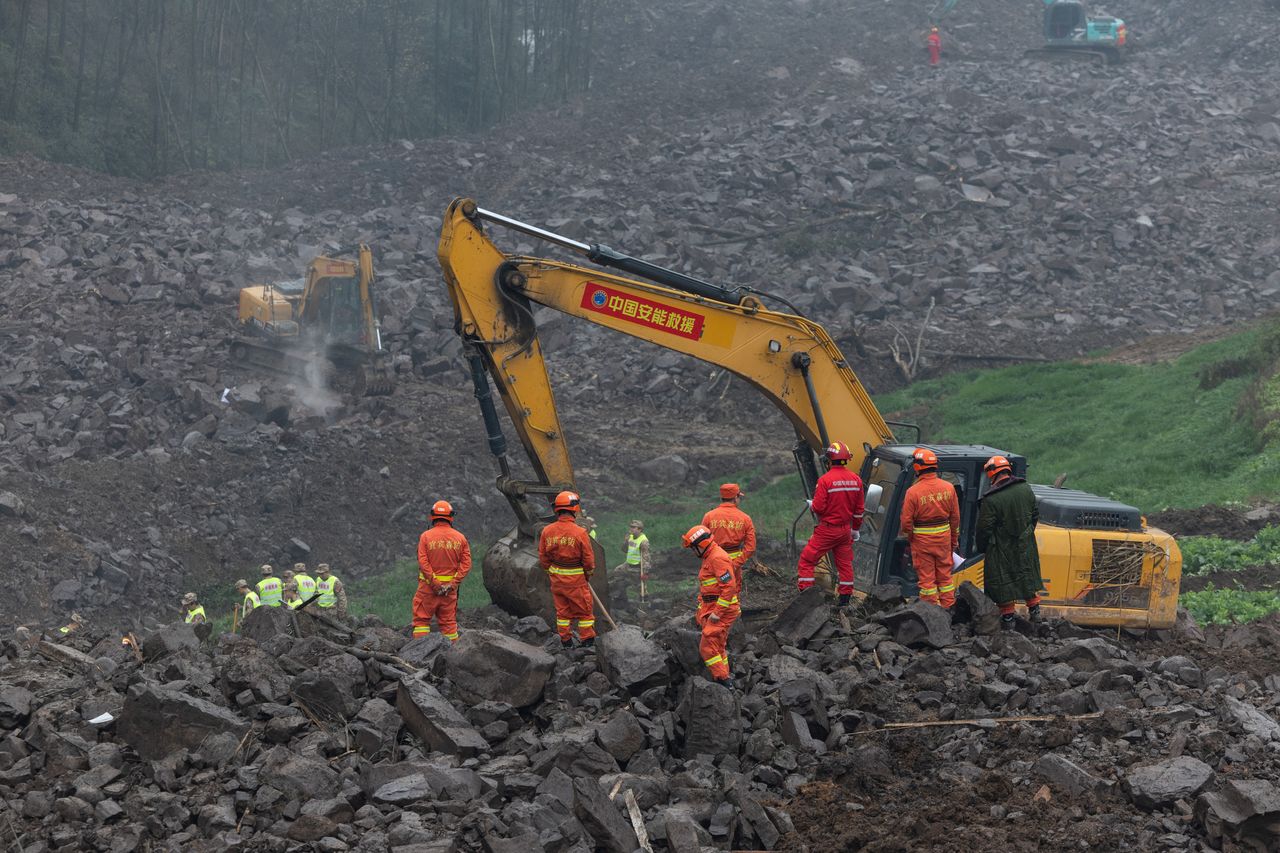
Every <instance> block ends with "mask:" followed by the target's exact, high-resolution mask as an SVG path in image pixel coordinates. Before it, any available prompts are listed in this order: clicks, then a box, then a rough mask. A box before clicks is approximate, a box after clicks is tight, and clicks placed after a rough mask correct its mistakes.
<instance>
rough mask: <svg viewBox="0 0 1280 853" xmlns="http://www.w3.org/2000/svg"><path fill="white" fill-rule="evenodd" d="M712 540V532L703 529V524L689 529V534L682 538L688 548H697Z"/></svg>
mask: <svg viewBox="0 0 1280 853" xmlns="http://www.w3.org/2000/svg"><path fill="white" fill-rule="evenodd" d="M710 538H711V531H710V530H708V529H707V528H705V527H703V526H702V525H701V524H699V525H696V526H694V527H690V528H689V532H688V533H686V534H685V535H683V536H681V537H680V541H681V542H682V543H684V547H686V548H696V547H698V545H699V544H701V543H702V542H705V541H706V540H708V539H710Z"/></svg>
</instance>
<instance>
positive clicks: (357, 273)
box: [231, 244, 395, 397]
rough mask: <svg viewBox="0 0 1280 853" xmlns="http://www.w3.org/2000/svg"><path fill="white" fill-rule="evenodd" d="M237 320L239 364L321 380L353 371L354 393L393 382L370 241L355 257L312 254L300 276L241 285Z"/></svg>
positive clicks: (377, 391) (234, 349)
mask: <svg viewBox="0 0 1280 853" xmlns="http://www.w3.org/2000/svg"><path fill="white" fill-rule="evenodd" d="M338 254H341V253H338ZM239 322H240V327H241V329H242V330H243V331H244V333H245V334H242V335H241V336H239V337H237V338H236V339H235V340H233V341H232V342H231V357H232V359H233V360H234V361H236V362H238V363H241V364H249V365H253V366H256V367H265V368H268V369H270V370H277V371H281V372H285V373H292V374H296V375H299V376H305V377H308V378H309V379H311V380H312V381H313V382H317V383H318V382H319V381H321V380H324V381H328V380H330V379H331V378H333V377H335V376H339V375H343V376H349V377H351V378H352V380H353V383H352V387H351V388H350V390H352V391H353V392H354V393H355V394H356V395H357V396H360V395H364V396H369V397H372V396H379V395H384V394H390V393H391V391H392V389H393V388H394V386H395V381H394V379H393V376H392V372H391V365H390V361H389V355H388V353H387V351H386V349H385V348H384V347H383V345H382V330H381V328H380V327H379V325H378V314H377V305H376V303H375V301H374V291H373V252H372V251H370V249H369V247H368V246H366V245H363V244H361V245H360V247H359V249H358V250H357V252H356V259H355V260H351V259H349V258H344V257H326V256H324V255H321V256H320V257H317V258H315V259H313V260H312V261H311V263H309V264H307V272H306V276H305V277H304V278H302V279H301V280H298V281H285V282H277V283H274V284H254V285H250V286H249V287H245V288H242V289H241V291H240V313H239Z"/></svg>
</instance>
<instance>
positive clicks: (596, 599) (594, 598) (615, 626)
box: [587, 581, 618, 631]
mask: <svg viewBox="0 0 1280 853" xmlns="http://www.w3.org/2000/svg"><path fill="white" fill-rule="evenodd" d="M587 589H589V590H591V600H592V601H594V602H595V605H596V607H599V608H600V612H601V613H603V614H604V618H606V619H608V620H609V624H610V625H612V626H613V629H614V630H615V631H616V630H618V623H617V622H614V621H613V617H612V616H610V615H609V611H608V610H606V609H605V607H604V602H603V601H601V600H600V596H598V595H596V589H595V587H593V586H592V585H591V582H590V581H588V582H587Z"/></svg>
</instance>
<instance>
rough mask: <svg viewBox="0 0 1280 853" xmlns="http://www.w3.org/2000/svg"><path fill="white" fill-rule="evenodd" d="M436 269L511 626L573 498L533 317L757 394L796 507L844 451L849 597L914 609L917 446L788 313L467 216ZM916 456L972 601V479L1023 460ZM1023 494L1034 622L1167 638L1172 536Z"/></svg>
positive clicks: (447, 220) (1103, 503) (1096, 508)
mask: <svg viewBox="0 0 1280 853" xmlns="http://www.w3.org/2000/svg"><path fill="white" fill-rule="evenodd" d="M486 225H497V226H501V227H504V228H508V229H512V230H515V231H518V232H521V233H523V234H527V235H530V236H533V237H537V238H540V239H543V240H546V241H548V242H551V243H554V244H556V245H558V246H560V247H562V248H565V249H568V250H570V251H573V252H576V253H579V254H581V255H584V256H586V257H587V258H588V259H589V260H590V261H592V262H594V263H596V264H599V265H600V266H608V267H612V268H614V269H617V270H621V271H622V272H625V273H628V274H630V275H631V276H636V278H628V277H623V276H619V275H615V274H610V273H607V272H602V271H600V270H596V269H589V268H586V267H581V266H576V265H574V264H569V263H564V262H562V261H557V260H552V259H548V258H542V257H527V256H519V255H509V254H506V253H504V252H503V251H502V250H501V249H500V248H498V246H497V245H495V244H494V242H493V241H492V240H491V239H490V237H489V236H488V234H486V232H485V226H486ZM438 254H439V259H440V265H441V268H442V269H443V271H444V277H445V283H446V286H447V287H448V290H449V295H450V297H451V299H452V301H453V306H454V310H455V312H456V317H457V332H458V334H459V335H461V337H462V339H463V342H464V345H465V350H466V354H467V357H468V359H469V360H470V363H471V370H472V379H473V382H474V385H475V392H476V399H477V400H478V402H479V403H480V408H481V413H482V415H483V419H484V424H485V428H486V433H487V435H488V440H489V449H490V451H491V452H492V453H493V454H494V455H495V456H496V457H497V459H498V463H499V467H500V469H501V473H500V475H499V477H498V489H499V490H500V491H501V492H502V493H503V494H504V495H505V496H506V497H507V499H508V501H509V502H510V503H511V506H512V509H513V510H514V511H515V514H516V518H517V522H518V526H517V528H516V529H515V530H513V531H512V532H511V533H510V534H508V535H507V536H505V537H503V538H502V539H500V540H499V541H498V542H497V543H496V544H495V545H494V547H493V548H492V549H491V550H490V552H489V553H488V554H487V555H486V556H485V560H484V579H485V586H486V587H487V588H488V590H489V592H490V594H491V595H492V597H493V600H494V602H495V603H497V604H499V605H500V606H502V607H504V608H505V609H507V610H509V611H511V612H514V613H518V614H521V615H523V614H526V613H539V612H546V611H547V609H548V607H549V606H550V595H549V593H548V591H547V583H546V579H545V577H544V576H543V574H542V572H541V571H539V570H538V562H537V558H536V547H534V545H535V539H534V537H535V534H536V530H537V527H538V526H539V525H540V524H541V523H542V521H544V520H545V519H546V518H547V517H548V516H549V515H550V513H549V505H548V504H546V503H544V502H545V501H549V500H550V497H551V495H554V494H555V493H556V492H558V491H560V490H561V489H573V488H574V474H573V467H572V465H571V463H570V459H569V448H568V445H567V444H566V442H565V437H564V430H563V429H562V428H561V424H560V416H559V412H558V411H557V408H556V404H555V398H554V395H553V394H552V389H551V384H550V378H549V376H548V374H547V368H546V363H545V361H544V359H543V353H542V346H541V343H540V341H539V339H538V331H537V326H536V324H535V322H534V309H535V308H536V307H538V306H545V307H547V308H552V309H554V310H556V311H560V312H562V313H564V314H566V315H568V316H570V317H574V318H576V319H577V320H580V321H582V322H586V323H593V324H596V325H600V326H604V327H606V328H610V329H613V330H614V331H617V332H620V333H622V334H625V335H630V336H631V337H635V338H639V339H641V340H644V341H648V342H650V343H653V344H656V345H658V346H660V347H664V348H666V349H669V350H674V351H676V352H681V353H684V354H686V355H690V356H693V357H694V358H698V359H701V360H702V361H704V362H707V363H708V364H713V365H717V366H719V367H722V368H724V369H726V370H728V371H731V372H732V373H734V374H735V375H737V376H738V377H740V378H742V379H743V380H745V381H746V382H748V383H749V384H751V385H752V386H754V387H755V388H756V390H758V391H759V392H760V393H761V397H760V398H759V399H758V401H757V402H758V403H760V404H763V403H764V401H765V400H767V401H768V402H769V403H772V404H773V406H775V407H776V408H777V409H778V410H779V411H781V412H782V414H783V415H785V416H786V418H787V419H788V420H789V421H790V422H791V424H792V426H793V427H794V428H795V432H796V443H795V445H794V447H792V448H791V452H792V454H793V455H794V457H795V461H796V464H797V467H798V469H799V471H800V479H801V481H802V483H803V488H804V495H805V497H808V496H810V495H812V494H813V488H814V484H815V483H816V481H817V479H818V476H819V470H818V459H819V458H820V457H821V451H822V449H823V448H825V447H827V446H828V445H830V443H831V441H832V439H839V440H841V441H844V442H845V443H847V444H848V445H849V446H850V447H851V448H853V450H854V459H853V461H852V462H851V463H850V465H849V467H850V468H851V469H854V468H855V467H856V468H857V469H858V470H859V472H860V474H861V476H862V479H863V481H864V482H865V483H866V486H867V489H866V501H867V507H866V518H865V521H864V523H863V526H862V530H861V534H862V535H861V539H860V541H859V543H858V547H857V548H856V549H855V550H856V558H855V576H856V583H857V588H858V590H860V591H862V592H864V593H865V591H866V590H868V589H869V588H870V586H871V585H873V584H882V583H895V584H898V585H899V586H900V587H901V588H902V590H903V592H904V593H907V594H915V593H916V592H917V589H916V578H915V572H914V570H913V568H912V567H911V564H910V559H909V551H908V549H907V543H906V540H905V539H904V538H903V536H902V535H901V532H900V531H899V529H898V518H899V514H900V512H901V506H902V500H903V495H904V494H905V492H906V490H907V487H908V486H910V485H911V483H912V482H913V480H914V476H915V475H914V473H913V471H912V466H911V465H910V464H909V463H910V459H911V454H912V451H913V450H914V449H915V448H916V447H917V446H921V444H922V442H921V440H920V439H921V436H920V435H919V429H918V428H916V427H912V426H910V425H905V424H893V425H892V428H891V425H890V424H889V423H887V422H886V421H885V420H884V418H883V417H882V416H881V414H880V412H879V411H878V410H877V409H876V406H875V404H874V403H873V402H872V400H871V398H870V396H868V394H867V392H866V390H865V389H864V388H863V387H862V383H861V382H859V380H858V377H857V376H856V375H855V374H854V372H853V370H852V369H851V368H850V366H849V363H848V361H847V360H846V359H845V357H844V355H843V354H842V353H841V352H840V349H839V347H837V346H836V344H835V342H834V341H833V340H832V339H831V337H830V335H828V334H827V331H826V330H825V329H824V328H823V327H822V326H821V325H819V324H818V323H816V322H814V321H813V320H810V319H808V318H805V317H803V316H800V315H799V313H798V312H795V311H794V309H792V311H791V312H786V311H776V310H772V309H770V308H768V307H766V304H765V303H766V301H769V300H775V299H776V297H772V296H770V295H769V294H765V293H762V292H759V291H754V290H752V289H751V288H747V287H738V288H732V289H731V288H727V287H723V286H721V285H718V284H714V283H711V282H707V281H703V280H701V279H697V278H694V277H692V276H689V275H686V274H683V273H680V272H676V271H674V270H669V269H665V268H663V267H660V266H657V265H656V264H652V263H650V262H648V261H644V260H641V259H639V258H635V257H631V256H628V255H624V254H622V253H621V252H618V251H616V250H614V249H611V248H609V247H608V246H604V245H601V244H588V243H583V242H580V241H577V240H573V239H570V238H568V237H564V236H561V235H559V234H555V233H553V232H550V231H546V230H544V229H541V228H538V227H536V226H533V225H530V224H528V223H524V222H520V221H519V220H515V219H511V218H510V217H506V216H503V215H501V214H498V213H494V212H492V211H488V210H484V209H483V208H480V207H478V206H477V205H476V204H475V202H473V201H471V200H470V199H457V200H455V201H454V202H453V204H451V205H450V206H449V210H448V211H447V212H446V214H445V216H444V225H443V228H442V231H441V235H440V245H439V249H438ZM784 305H785V303H784ZM787 307H789V306H787ZM490 382H492V383H493V385H494V386H496V387H497V390H498V394H499V397H500V398H501V400H502V402H503V404H505V407H506V410H507V413H508V415H509V416H510V419H511V423H512V425H513V427H514V429H515V431H516V433H517V434H518V436H519V438H520V442H521V444H522V445H523V446H524V449H525V451H526V453H527V455H528V456H529V459H530V461H531V462H532V465H533V470H534V473H535V475H536V479H535V480H524V479H519V478H517V477H516V476H514V473H513V469H512V467H511V465H510V463H509V462H508V459H507V443H506V439H505V437H504V436H503V431H502V427H501V424H500V422H499V420H498V414H497V409H496V406H495V405H494V403H493V399H492V396H491V394H490ZM741 405H742V416H743V417H751V416H752V415H753V414H754V412H753V406H752V401H751V400H750V399H749V398H744V399H743V400H742V401H741ZM912 430H914V431H915V433H916V434H915V435H913V436H910V437H911V439H912V440H911V441H910V442H904V441H902V440H901V439H900V438H898V437H897V435H896V434H895V433H909V432H911V431H912ZM657 441H658V439H656V438H655V443H656V442H657ZM655 446H656V444H655ZM923 446H925V447H928V448H930V449H931V450H933V451H934V452H935V453H936V454H937V456H938V459H939V462H940V465H939V475H940V476H941V477H943V478H944V479H947V480H949V481H950V482H952V483H953V484H954V485H955V486H956V491H957V494H958V495H959V497H960V513H961V523H960V545H959V548H958V552H959V554H960V555H961V556H962V557H963V563H962V565H961V566H960V567H959V571H958V572H957V574H956V575H955V577H956V578H957V580H958V581H964V580H972V581H973V582H974V583H975V584H977V585H978V586H982V583H983V565H984V562H983V555H982V553H980V552H979V551H978V550H977V546H976V535H975V530H974V528H975V527H976V521H977V515H978V503H979V501H980V499H981V498H982V495H983V493H984V492H985V490H986V488H987V482H986V477H985V476H984V475H983V472H982V466H983V463H984V462H986V460H987V459H988V458H989V457H991V456H994V455H996V454H1001V455H1004V456H1007V457H1008V458H1009V460H1010V461H1011V462H1012V464H1013V468H1014V472H1015V473H1016V474H1017V475H1018V476H1025V473H1026V466H1027V460H1026V459H1025V457H1023V456H1020V455H1018V454H1016V453H1012V452H1009V451H1008V450H1005V449H1001V448H995V447H989V446H986V445H955V444H933V443H925V444H923ZM1034 491H1035V495H1036V499H1037V501H1038V503H1039V507H1040V522H1039V524H1038V525H1037V526H1036V529H1035V535H1036V542H1037V543H1038V545H1039V549H1040V559H1041V569H1042V571H1041V574H1042V576H1043V578H1044V581H1045V587H1046V589H1047V594H1046V596H1045V597H1044V598H1043V599H1042V601H1043V605H1042V607H1043V610H1044V611H1045V612H1046V613H1048V614H1049V615H1051V616H1055V617H1058V618H1063V619H1068V620H1071V621H1073V622H1076V623H1078V624H1081V625H1093V626H1124V627H1131V628H1167V627H1169V626H1171V625H1172V624H1173V622H1174V618H1175V615H1176V611H1177V604H1178V587H1179V581H1180V579H1181V574H1182V554H1181V552H1180V551H1179V549H1178V544H1177V542H1176V541H1174V538H1173V537H1172V536H1170V535H1169V534H1168V533H1165V532H1164V531H1161V530H1157V529H1156V528H1154V527H1150V526H1148V525H1147V523H1146V519H1145V518H1143V516H1142V514H1141V513H1140V512H1139V511H1138V510H1137V509H1135V508H1133V507H1131V506H1127V505H1125V504H1122V503H1119V502H1117V501H1113V500H1109V499H1107V498H1102V497H1098V496H1097V495H1091V494H1087V493H1085V492H1080V491H1075V490H1069V489H1060V488H1054V487H1050V486H1035V487H1034ZM535 497H540V498H541V499H542V501H540V503H542V505H541V506H537V505H533V504H532V502H531V499H532V498H535ZM600 591H601V590H599V589H598V590H597V592H600Z"/></svg>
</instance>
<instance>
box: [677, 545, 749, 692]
mask: <svg viewBox="0 0 1280 853" xmlns="http://www.w3.org/2000/svg"><path fill="white" fill-rule="evenodd" d="M681 542H682V543H683V544H684V547H686V548H689V549H691V550H692V551H693V553H694V554H696V555H698V556H699V557H701V558H702V566H701V568H700V569H699V570H698V612H697V615H696V616H695V619H696V620H697V622H698V626H699V627H700V628H702V642H701V643H700V644H699V646H698V651H699V652H700V653H701V654H702V662H703V663H705V664H706V665H707V669H708V670H710V672H711V678H712V679H714V680H715V682H716V684H721V685H724V686H725V687H732V686H733V681H732V679H730V677H729V629H730V628H732V627H733V623H734V622H735V621H737V619H738V615H739V614H740V613H741V607H740V605H739V604H738V582H737V579H736V575H735V574H734V569H733V560H732V559H731V558H730V557H729V555H728V554H727V553H725V550H724V549H723V548H721V547H720V546H719V545H718V544H717V543H716V540H715V538H714V537H713V536H712V534H711V531H710V530H708V529H707V528H706V527H705V526H704V525H701V524H699V525H698V526H696V527H691V528H689V532H688V533H686V534H685V535H684V536H683V537H681Z"/></svg>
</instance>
